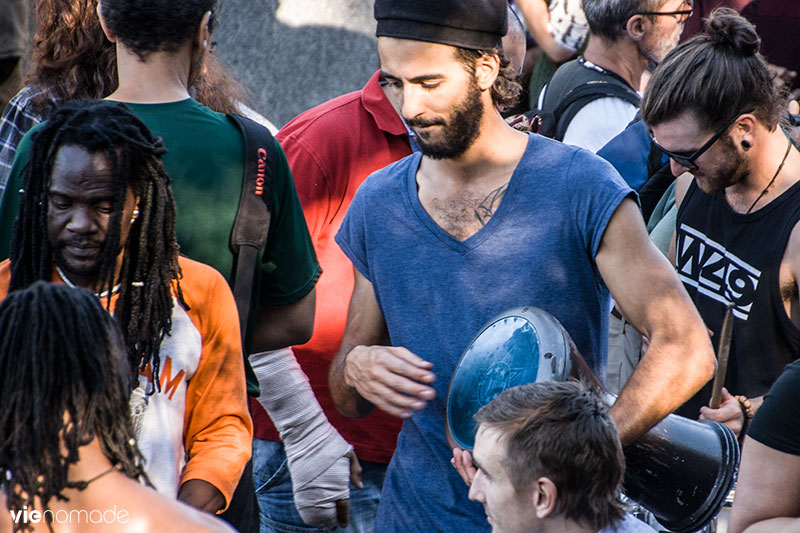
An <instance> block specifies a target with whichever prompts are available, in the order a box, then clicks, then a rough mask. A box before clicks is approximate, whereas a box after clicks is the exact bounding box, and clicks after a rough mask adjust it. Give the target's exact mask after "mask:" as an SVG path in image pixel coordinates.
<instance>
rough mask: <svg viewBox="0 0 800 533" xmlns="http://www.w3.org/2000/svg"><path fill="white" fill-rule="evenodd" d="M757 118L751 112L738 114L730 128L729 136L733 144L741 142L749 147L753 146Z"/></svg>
mask: <svg viewBox="0 0 800 533" xmlns="http://www.w3.org/2000/svg"><path fill="white" fill-rule="evenodd" d="M757 123H758V119H757V118H756V117H755V115H753V114H752V113H745V114H744V115H742V116H740V117H739V118H738V119H737V120H736V122H735V123H734V124H733V128H731V133H730V135H731V137H732V138H733V143H734V144H741V145H742V146H743V147H745V148H747V149H749V148H750V147H752V146H753V144H754V142H755V137H756V133H757V132H756V130H757V128H756V124H757Z"/></svg>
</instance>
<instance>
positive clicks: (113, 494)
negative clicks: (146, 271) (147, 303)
mask: <svg viewBox="0 0 800 533" xmlns="http://www.w3.org/2000/svg"><path fill="white" fill-rule="evenodd" d="M130 382H131V372H130V367H129V365H128V361H127V356H126V354H125V347H124V344H123V341H122V338H121V336H120V332H119V329H118V328H117V326H116V324H115V321H114V320H113V319H112V318H111V316H110V315H109V314H108V312H106V310H105V309H103V306H102V305H101V303H100V301H99V300H98V299H97V297H96V296H95V295H93V294H92V293H90V292H89V291H86V290H83V289H76V288H70V287H66V286H64V285H57V284H53V283H44V282H36V283H34V284H33V285H31V286H30V287H28V288H26V289H20V290H17V291H15V292H13V293H11V294H9V296H8V297H7V298H6V299H5V300H4V301H3V302H2V303H0V397H2V398H3V402H4V403H3V409H2V411H0V443H2V444H0V473H1V474H2V475H0V510H2V509H7V510H8V511H9V512H6V513H3V512H0V531H12V530H13V531H15V532H16V531H51V532H52V531H54V530H56V531H65V530H73V531H85V530H87V528H91V531H114V532H128V531H150V532H154V531H202V532H228V531H231V529H230V528H229V527H228V526H227V525H226V524H225V523H224V522H222V521H221V520H219V519H216V518H214V517H211V516H209V515H208V514H206V513H201V512H199V511H197V510H194V509H192V508H191V507H189V506H188V505H184V504H182V503H180V502H177V501H175V500H174V499H172V498H167V497H165V496H163V495H161V494H158V493H157V492H155V491H153V490H152V489H150V488H147V487H145V486H143V485H142V484H140V481H144V482H146V480H147V477H146V475H145V474H144V471H143V469H142V456H141V454H140V452H139V450H138V449H137V447H136V442H135V441H134V440H133V428H132V426H131V423H130V420H129V418H128V417H127V416H126V413H127V412H128V410H127V402H128V397H129V392H130V387H129V384H130Z"/></svg>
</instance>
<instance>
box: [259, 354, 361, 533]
mask: <svg viewBox="0 0 800 533" xmlns="http://www.w3.org/2000/svg"><path fill="white" fill-rule="evenodd" d="M250 364H251V365H252V367H253V370H254V371H255V374H256V377H258V384H259V388H260V389H261V396H259V398H258V401H259V403H260V404H261V405H262V406H263V407H264V409H266V411H267V413H268V414H269V416H270V418H272V421H273V422H274V423H275V427H276V428H277V429H278V432H279V433H280V435H281V439H282V440H283V444H284V447H285V449H286V457H287V459H288V461H289V473H290V474H291V476H292V487H293V489H294V503H295V507H297V511H298V513H300V518H302V519H303V521H304V522H306V523H307V524H309V525H312V526H317V527H324V528H329V529H332V528H335V527H337V526H338V521H337V513H336V501H337V500H344V499H348V498H349V497H350V488H349V483H350V458H349V457H347V454H348V453H350V452H351V451H352V449H353V447H352V446H350V444H349V443H348V442H347V441H346V440H344V439H343V438H342V436H341V435H339V432H338V431H336V428H334V427H333V426H332V425H331V423H330V422H328V419H327V417H326V416H325V414H324V413H323V412H322V408H321V407H320V405H319V402H318V401H317V399H316V397H314V392H313V391H312V390H311V386H310V385H309V383H308V378H307V377H306V375H305V374H304V373H303V370H302V369H301V368H300V365H299V364H298V363H297V360H296V359H295V357H294V354H293V353H292V350H291V349H290V348H284V349H281V350H275V351H270V352H261V353H257V354H252V355H250Z"/></svg>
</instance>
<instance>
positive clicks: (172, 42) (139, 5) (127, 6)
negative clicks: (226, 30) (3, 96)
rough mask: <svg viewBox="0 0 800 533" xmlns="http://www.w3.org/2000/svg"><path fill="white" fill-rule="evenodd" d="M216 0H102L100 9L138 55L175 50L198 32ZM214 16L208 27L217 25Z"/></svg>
mask: <svg viewBox="0 0 800 533" xmlns="http://www.w3.org/2000/svg"><path fill="white" fill-rule="evenodd" d="M217 3H218V2H217V0H101V2H100V12H101V13H102V15H103V19H104V20H105V22H106V26H107V27H108V29H109V31H110V32H111V33H112V34H113V35H114V37H116V38H117V39H119V41H120V42H121V43H122V44H123V45H125V46H126V47H127V48H129V49H131V50H132V51H133V52H134V53H136V55H137V56H139V59H141V60H142V61H144V60H145V59H147V56H148V55H149V54H150V53H152V52H175V51H177V50H178V49H179V48H180V47H181V46H183V45H184V44H185V43H186V42H187V41H190V40H191V39H192V38H193V37H194V36H195V34H196V33H197V28H198V27H199V26H200V21H201V20H202V19H203V15H204V14H205V13H206V12H207V11H212V12H213V11H214V10H216V8H217ZM214 21H215V17H213V16H212V17H211V21H210V22H209V30H212V31H213V29H214Z"/></svg>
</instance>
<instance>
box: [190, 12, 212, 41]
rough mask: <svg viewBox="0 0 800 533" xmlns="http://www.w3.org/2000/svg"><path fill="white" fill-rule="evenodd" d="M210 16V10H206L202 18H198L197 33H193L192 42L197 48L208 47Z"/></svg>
mask: <svg viewBox="0 0 800 533" xmlns="http://www.w3.org/2000/svg"><path fill="white" fill-rule="evenodd" d="M211 17H212V14H211V11H206V12H205V14H203V18H202V19H201V20H200V25H199V26H198V27H197V33H196V34H195V37H194V42H195V44H196V45H197V47H198V48H201V49H205V48H208V45H209V43H210V42H211V28H210V27H209V21H210V20H211Z"/></svg>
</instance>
